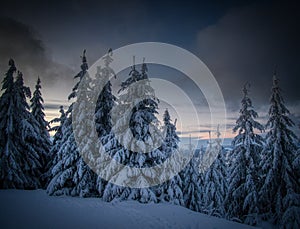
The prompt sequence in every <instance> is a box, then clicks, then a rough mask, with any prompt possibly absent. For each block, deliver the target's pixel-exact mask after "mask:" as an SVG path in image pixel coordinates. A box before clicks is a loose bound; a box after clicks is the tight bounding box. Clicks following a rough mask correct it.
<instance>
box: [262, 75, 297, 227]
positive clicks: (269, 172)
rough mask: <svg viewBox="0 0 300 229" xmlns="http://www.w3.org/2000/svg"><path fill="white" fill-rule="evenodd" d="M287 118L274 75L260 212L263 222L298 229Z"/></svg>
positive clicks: (293, 149) (293, 141)
mask: <svg viewBox="0 0 300 229" xmlns="http://www.w3.org/2000/svg"><path fill="white" fill-rule="evenodd" d="M288 116H289V110H288V109H287V108H286V106H285V105H284V100H283V98H282V95H281V90H280V88H279V84H278V79H277V77H276V75H275V74H274V78H273V87H272V94H271V99H270V108H269V120H268V122H267V124H266V128H268V133H267V135H266V147H265V149H264V151H263V158H262V160H261V166H262V170H263V182H262V188H261V190H260V203H261V212H262V213H263V216H264V217H265V218H266V219H268V220H271V221H272V222H274V223H275V224H278V225H280V226H281V227H282V228H299V227H300V193H299V180H297V176H296V174H297V173H295V172H294V171H293V164H292V163H293V161H294V160H295V158H296V150H297V147H296V140H297V138H296V135H295V134H294V133H293V132H292V130H291V129H290V128H291V127H293V125H294V123H293V122H292V120H291V119H290V118H289V117H288ZM298 161H299V160H298ZM297 166H298V167H299V164H298V165H297Z"/></svg>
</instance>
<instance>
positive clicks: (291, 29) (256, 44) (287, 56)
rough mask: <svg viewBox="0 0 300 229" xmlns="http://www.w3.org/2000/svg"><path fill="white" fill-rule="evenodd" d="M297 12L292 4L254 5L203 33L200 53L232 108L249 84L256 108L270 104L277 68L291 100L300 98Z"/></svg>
mask: <svg viewBox="0 0 300 229" xmlns="http://www.w3.org/2000/svg"><path fill="white" fill-rule="evenodd" d="M297 9H298V8H297V7H296V6H295V5H294V4H293V3H291V2H289V3H285V2H274V3H270V2H269V3H255V4H252V5H248V6H244V7H240V8H235V9H232V10H230V11H228V12H227V13H226V14H225V15H224V16H223V17H222V18H220V19H219V21H218V22H217V23H216V24H214V25H211V26H209V27H207V28H205V29H203V30H201V31H199V33H198V37H197V42H198V55H199V56H200V57H201V59H202V60H203V61H204V62H205V63H206V64H207V65H208V67H209V68H210V69H211V70H212V72H213V74H214V75H215V77H216V79H217V81H218V82H219V84H220V87H221V89H222V91H223V93H224V97H225V101H226V103H227V108H228V109H229V110H232V111H233V110H237V109H238V106H239V102H240V99H241V97H242V92H241V88H242V86H243V85H244V84H245V83H246V82H250V83H251V85H252V86H251V88H250V96H251V97H252V98H253V102H254V106H255V107H259V106H261V105H263V104H266V103H268V101H269V96H270V89H271V85H272V74H273V71H274V69H275V66H277V67H276V68H277V71H278V77H279V79H280V83H281V87H282V88H283V91H284V97H285V98H286V101H288V102H289V103H293V102H295V101H297V100H299V97H300V94H299V89H298V87H299V85H300V78H299V77H298V74H299V72H300V68H299V51H300V45H299V40H300V37H299V35H300V33H299V25H298V23H299V20H300V19H299V13H298V11H297Z"/></svg>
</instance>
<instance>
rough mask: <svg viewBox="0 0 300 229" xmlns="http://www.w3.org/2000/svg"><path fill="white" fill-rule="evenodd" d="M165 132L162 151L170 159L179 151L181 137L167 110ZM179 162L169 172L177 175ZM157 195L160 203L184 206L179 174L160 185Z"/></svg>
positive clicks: (164, 118) (171, 166) (172, 165)
mask: <svg viewBox="0 0 300 229" xmlns="http://www.w3.org/2000/svg"><path fill="white" fill-rule="evenodd" d="M163 121H164V130H165V132H166V137H165V139H164V142H163V144H162V146H161V147H160V150H161V151H162V152H164V154H165V156H166V157H170V156H171V155H172V154H173V153H176V152H175V150H177V149H178V142H179V137H178V135H177V133H176V126H175V124H173V123H172V122H171V117H170V114H169V111H168V110H167V109H166V110H165V113H164V116H163ZM176 163H177V164H178V163H179V162H178V161H176V160H175V164H171V165H170V167H169V168H167V169H169V170H172V171H173V172H174V173H176V169H177V168H178V165H177V164H176ZM156 192H157V195H159V197H158V198H159V201H161V202H169V203H174V204H177V205H184V200H183V194H182V180H181V177H180V176H179V174H177V175H175V176H174V177H172V178H171V179H169V180H167V181H165V182H164V183H163V184H161V185H158V187H157V188H156Z"/></svg>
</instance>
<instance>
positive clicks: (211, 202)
mask: <svg viewBox="0 0 300 229" xmlns="http://www.w3.org/2000/svg"><path fill="white" fill-rule="evenodd" d="M220 135H221V133H220V132H219V128H218V129H217V139H216V140H215V141H214V144H213V147H212V149H211V150H212V151H215V152H217V155H218V156H217V158H216V159H215V161H214V162H213V163H212V165H211V166H210V167H209V169H208V170H207V171H206V173H205V175H204V181H203V182H204V187H203V201H202V204H203V211H204V212H205V213H207V214H209V215H213V216H218V217H225V206H224V201H225V197H226V193H227V168H226V159H225V150H224V149H223V147H222V145H221V139H220ZM208 153H211V152H210V151H208ZM212 154H213V155H214V154H215V153H212Z"/></svg>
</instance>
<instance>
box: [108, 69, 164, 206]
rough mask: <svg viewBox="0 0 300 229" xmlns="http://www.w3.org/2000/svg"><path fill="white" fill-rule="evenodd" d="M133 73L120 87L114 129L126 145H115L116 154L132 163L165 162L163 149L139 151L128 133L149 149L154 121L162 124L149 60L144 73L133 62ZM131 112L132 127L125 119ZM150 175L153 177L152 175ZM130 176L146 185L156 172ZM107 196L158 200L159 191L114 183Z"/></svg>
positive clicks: (140, 200)
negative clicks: (133, 102) (138, 100)
mask: <svg viewBox="0 0 300 229" xmlns="http://www.w3.org/2000/svg"><path fill="white" fill-rule="evenodd" d="M129 75H130V77H129V78H128V79H127V80H126V81H124V82H123V83H122V84H121V89H120V91H119V93H120V92H121V94H120V98H119V100H118V103H119V106H118V109H117V110H116V111H114V112H113V115H114V117H113V118H114V119H115V120H116V124H115V126H116V127H117V129H114V131H121V133H122V134H119V137H120V139H118V141H119V142H123V144H124V147H123V148H120V147H119V146H117V147H115V149H114V150H113V153H112V157H113V158H114V159H115V160H117V161H118V162H119V163H123V164H126V165H127V166H130V167H137V168H147V167H151V166H153V165H155V164H156V163H161V162H162V161H163V158H165V156H164V155H163V153H162V152H161V151H160V150H159V149H156V150H153V151H151V152H149V153H145V152H135V149H136V148H137V146H136V145H135V143H134V142H133V141H132V139H131V138H130V137H128V136H131V133H132V135H133V137H134V138H135V139H136V140H137V142H138V144H140V146H141V148H143V147H144V149H145V148H146V147H147V146H146V145H147V144H149V145H150V146H152V143H153V142H154V139H152V138H151V135H150V123H154V125H155V124H158V120H157V118H156V116H155V114H156V113H157V108H158V103H157V101H158V99H157V98H156V97H155V96H154V90H153V88H152V87H151V86H150V81H149V79H148V75H147V66H146V64H145V63H144V64H143V65H142V70H141V73H139V72H138V71H137V70H136V68H135V65H133V67H132V70H131V72H130V73H129ZM133 84H134V86H133ZM137 99H141V101H140V102H138V103H137V104H135V106H134V107H133V108H132V109H130V106H131V104H132V101H136V100H137ZM128 112H129V113H130V114H131V116H130V117H131V118H130V121H129V128H128V126H127V125H126V124H127V122H126V120H125V119H124V117H127V116H128ZM111 145H114V144H111V143H110V144H109V146H111ZM149 175H150V176H151V177H148V176H149ZM154 176H155V175H154ZM128 177H129V179H130V178H133V177H134V178H136V180H135V182H136V183H140V184H143V185H145V184H148V182H149V180H153V179H154V178H153V174H142V175H141V174H128ZM103 199H104V200H108V201H110V200H113V199H130V200H137V201H139V202H142V203H148V202H157V198H156V195H155V192H154V190H153V189H152V188H129V187H120V186H118V185H114V184H112V183H109V184H108V185H107V186H106V188H105V190H104V196H103Z"/></svg>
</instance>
